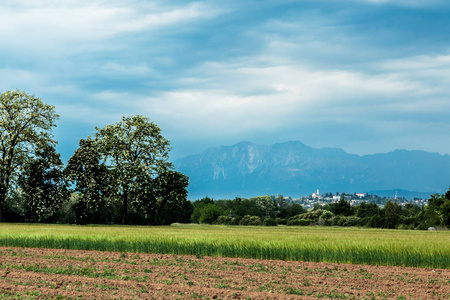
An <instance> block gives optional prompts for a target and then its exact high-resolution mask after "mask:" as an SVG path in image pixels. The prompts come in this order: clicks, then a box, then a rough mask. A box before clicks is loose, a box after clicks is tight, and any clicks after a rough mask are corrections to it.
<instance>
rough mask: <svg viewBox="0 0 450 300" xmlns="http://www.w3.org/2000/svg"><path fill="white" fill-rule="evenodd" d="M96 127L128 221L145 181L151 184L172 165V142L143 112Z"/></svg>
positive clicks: (100, 146)
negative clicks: (169, 154) (131, 204)
mask: <svg viewBox="0 0 450 300" xmlns="http://www.w3.org/2000/svg"><path fill="white" fill-rule="evenodd" d="M96 129H97V134H96V141H97V143H98V145H99V149H100V152H101V153H102V155H103V159H104V161H105V163H106V165H107V166H108V168H109V170H110V172H111V178H112V183H111V185H112V186H114V187H116V191H115V194H116V195H117V197H119V198H120V200H121V202H122V221H121V223H122V224H125V223H126V222H127V216H128V209H129V205H130V203H134V202H135V201H134V200H136V195H139V190H140V189H141V187H142V184H143V183H146V184H149V185H150V187H151V185H152V184H151V180H149V179H155V178H157V177H158V176H159V175H160V174H163V173H164V172H166V171H167V170H169V169H170V167H171V164H170V163H169V162H168V153H169V151H170V143H169V141H168V140H167V139H165V138H164V137H163V136H162V135H161V129H160V128H159V127H158V125H156V124H155V123H153V122H152V121H150V119H149V118H146V117H143V116H140V115H135V116H129V117H123V118H122V120H121V121H120V122H118V123H115V124H110V125H106V126H105V127H103V128H96Z"/></svg>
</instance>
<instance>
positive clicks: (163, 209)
mask: <svg viewBox="0 0 450 300" xmlns="http://www.w3.org/2000/svg"><path fill="white" fill-rule="evenodd" d="M58 118H59V116H58V115H57V114H56V113H55V110H54V107H53V106H51V105H48V104H45V103H43V102H42V101H41V100H40V99H39V98H37V97H35V96H32V95H28V94H26V93H25V92H21V91H7V92H5V93H2V94H1V96H0V138H1V141H0V222H1V221H3V220H6V221H35V222H45V221H47V222H56V221H59V222H76V223H81V224H85V223H88V222H89V223H119V222H120V223H121V224H125V223H129V220H130V219H132V222H131V223H134V224H136V223H137V224H170V223H172V222H183V221H184V222H186V220H189V217H190V214H191V212H192V205H191V204H190V202H188V201H187V186H188V178H187V177H186V176H185V175H183V174H181V173H179V172H176V171H174V170H173V166H172V165H171V164H170V163H169V162H168V153H169V150H170V143H169V141H168V140H167V139H165V138H164V137H163V136H162V135H161V129H160V128H159V127H158V126H157V125H156V124H155V123H153V122H151V121H150V120H149V119H148V118H146V117H143V116H130V117H123V118H122V120H121V121H120V122H118V123H115V124H111V125H106V126H105V127H103V128H96V133H95V136H94V138H91V137H88V138H87V139H82V140H80V143H79V148H78V149H77V150H76V151H75V153H74V155H73V156H72V157H71V158H70V159H69V162H68V164H67V166H64V164H63V163H62V161H61V159H60V155H59V153H57V151H56V149H55V146H56V144H57V142H56V140H54V138H53V135H52V129H53V127H55V126H56V125H55V122H56V120H58ZM5 208H6V210H5ZM130 214H131V215H132V218H129V216H130Z"/></svg>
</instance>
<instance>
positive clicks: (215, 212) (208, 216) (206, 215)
mask: <svg viewBox="0 0 450 300" xmlns="http://www.w3.org/2000/svg"><path fill="white" fill-rule="evenodd" d="M224 214H225V211H224V210H223V209H222V208H221V207H220V206H218V205H216V204H214V203H212V204H211V203H210V204H206V205H205V206H203V207H202V208H201V211H200V217H199V223H202V224H214V223H215V222H216V221H217V219H218V218H219V216H222V215H224Z"/></svg>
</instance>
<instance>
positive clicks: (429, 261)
mask: <svg viewBox="0 0 450 300" xmlns="http://www.w3.org/2000/svg"><path fill="white" fill-rule="evenodd" d="M0 245H5V246H6V245H8V246H13V247H32V248H56V249H74V250H98V251H114V252H136V253H161V254H174V255H196V256H223V257H241V258H257V259H279V260H292V261H311V262H337V263H353V264H370V265H391V266H408V267H432V268H448V267H449V266H450V256H449V255H448V254H441V255H439V254H434V255H424V254H422V253H416V252H415V251H414V249H412V251H407V252H401V253H399V252H392V251H388V249H378V250H376V249H351V248H350V249H333V248H330V247H326V246H321V247H317V246H314V245H309V247H308V246H306V247H302V248H293V247H289V246H288V245H281V244H278V245H267V244H266V245H264V244H258V243H254V242H250V243H246V244H243V243H239V244H233V243H230V244H225V243H217V242H216V243H215V242H208V241H201V240H199V241H193V242H186V241H183V242H177V241H174V240H171V239H165V240H164V239H154V240H152V241H145V242H142V241H130V240H109V239H95V240H90V239H76V238H55V237H40V238H39V239H27V238H21V237H1V238H0Z"/></svg>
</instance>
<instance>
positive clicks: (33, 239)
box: [0, 224, 450, 268]
mask: <svg viewBox="0 0 450 300" xmlns="http://www.w3.org/2000/svg"><path fill="white" fill-rule="evenodd" d="M449 240H450V232H449V231H436V232H428V231H402V230H380V229H361V228H350V229H349V228H335V227H301V228H299V227H273V228H268V227H239V226H228V227H227V226H198V225H174V226H160V227H133V226H68V225H42V224H33V225H30V224H0V246H13V247H36V248H60V249H74V250H100V251H116V252H134V253H158V254H175V255H200V256H213V257H240V258H255V259H279V260H290V261H312V262H334V263H353V264H371V265H388V266H406V267H429V268H450V247H449V242H448V241H449Z"/></svg>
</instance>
